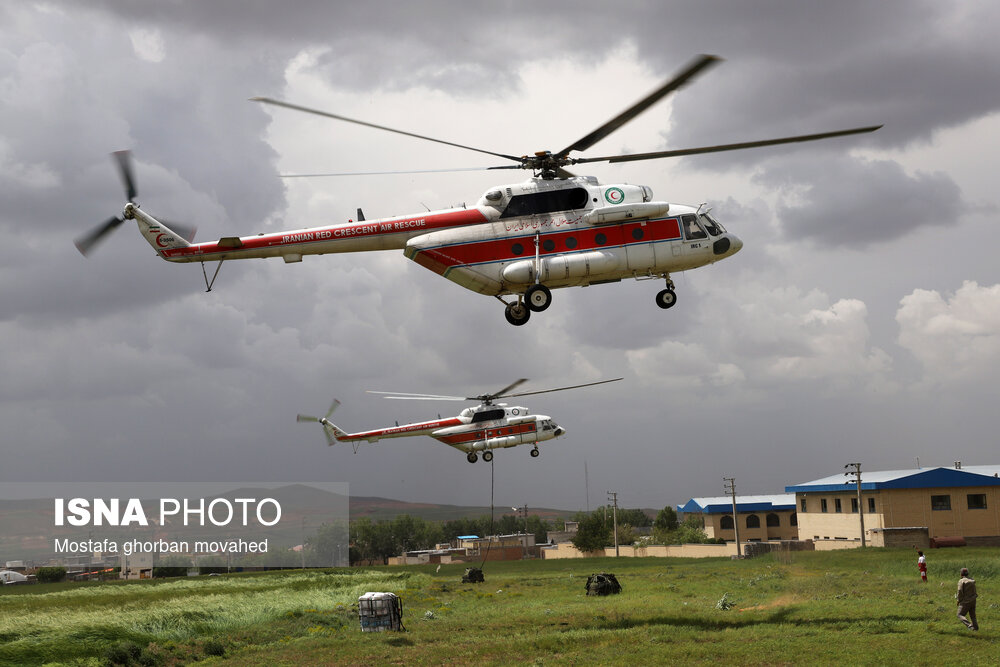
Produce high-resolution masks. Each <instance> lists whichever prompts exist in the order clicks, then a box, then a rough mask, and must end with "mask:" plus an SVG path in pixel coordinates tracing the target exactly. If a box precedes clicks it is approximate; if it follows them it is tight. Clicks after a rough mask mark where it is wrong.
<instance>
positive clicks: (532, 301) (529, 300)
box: [524, 285, 552, 313]
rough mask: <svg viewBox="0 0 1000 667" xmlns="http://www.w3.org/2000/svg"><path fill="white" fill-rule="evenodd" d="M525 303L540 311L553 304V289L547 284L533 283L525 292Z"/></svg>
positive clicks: (537, 311) (530, 307)
mask: <svg viewBox="0 0 1000 667" xmlns="http://www.w3.org/2000/svg"><path fill="white" fill-rule="evenodd" d="M524 303H526V304H527V306H528V308H529V309H531V310H533V311H535V312H536V313H540V312H542V311H543V310H545V309H546V308H548V307H549V306H551V305H552V291H551V290H549V288H548V287H546V286H545V285H532V286H531V287H529V288H528V290H527V291H526V292H525V293H524Z"/></svg>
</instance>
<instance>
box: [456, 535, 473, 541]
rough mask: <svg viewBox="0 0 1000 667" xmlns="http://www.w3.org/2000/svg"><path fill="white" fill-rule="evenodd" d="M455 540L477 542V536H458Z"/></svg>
mask: <svg viewBox="0 0 1000 667" xmlns="http://www.w3.org/2000/svg"><path fill="white" fill-rule="evenodd" d="M456 539H459V540H478V539H479V536H478V535H459V536H458V538H456Z"/></svg>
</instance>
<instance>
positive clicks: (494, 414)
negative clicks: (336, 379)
mask: <svg viewBox="0 0 1000 667" xmlns="http://www.w3.org/2000/svg"><path fill="white" fill-rule="evenodd" d="M621 379H622V378H614V379H611V380H601V381H599V382H588V383H587V384H577V385H573V386H571V387H557V388H555V389H542V390H540V391H524V392H519V393H516V394H512V393H510V392H511V391H513V390H514V389H516V388H517V387H519V386H521V385H522V384H524V383H525V382H527V381H528V380H527V379H525V378H521V379H520V380H518V381H517V382H514V383H512V384H510V385H508V386H506V387H504V388H503V389H501V390H500V391H497V392H494V393H492V394H481V395H479V396H464V397H463V396H440V395H437V394H408V393H400V392H388V391H370V392H368V393H370V394H391V395H387V396H385V397H384V398H391V399H397V400H409V401H480V403H479V405H477V406H475V407H471V408H465V409H464V410H462V412H461V413H459V415H458V416H457V417H448V418H447V419H442V418H441V417H440V416H439V417H438V418H437V419H433V420H431V421H424V422H415V423H413V424H403V425H402V426H401V425H400V424H399V423H397V424H396V425H395V426H390V427H388V428H377V429H372V430H370V431H359V432H358V433H347V432H346V431H344V430H343V429H341V428H340V427H339V426H337V425H336V424H334V423H333V422H331V421H330V415H332V414H333V411H334V410H336V409H337V406H338V405H340V401H334V402H333V404H332V405H331V406H330V409H329V410H328V411H327V413H326V415H324V416H323V417H312V416H309V415H299V416H298V417H296V421H299V422H318V423H319V424H320V426H322V427H323V435H325V436H326V442H327V444H328V445H330V446H333V445H335V444H337V443H338V442H349V443H351V444H352V445H353V446H354V453H355V454H357V452H358V447H359V446H360V445H361V444H362V443H364V442H377V441H378V440H381V439H383V438H407V437H410V436H414V435H429V436H430V437H432V438H434V439H435V440H440V441H441V442H443V443H444V444H446V445H449V446H450V447H454V448H455V449H458V450H461V451H463V452H465V458H466V459H467V460H468V461H469V463H475V462H476V461H478V460H479V452H482V455H483V460H484V461H487V462H489V461H492V460H493V450H494V449H504V448H507V447H517V446H518V445H529V444H530V445H534V447H532V449H531V455H532V456H533V457H534V456H538V454H539V451H538V443H540V442H544V441H545V440H552V439H553V438H558V437H559V436H561V435H564V434H565V433H566V429H564V428H563V427H562V426H559V425H558V424H556V423H555V421H553V420H552V418H551V417H549V416H547V415H535V414H531V412H530V411H529V410H528V408H526V407H523V406H519V405H518V406H508V405H507V404H506V403H494V401H495V400H497V399H498V398H515V397H518V396H533V395H535V394H547V393H549V392H553V391H565V390H567V389H579V388H581V387H592V386H594V385H598V384H607V383H608V382H618V381H619V380H621Z"/></svg>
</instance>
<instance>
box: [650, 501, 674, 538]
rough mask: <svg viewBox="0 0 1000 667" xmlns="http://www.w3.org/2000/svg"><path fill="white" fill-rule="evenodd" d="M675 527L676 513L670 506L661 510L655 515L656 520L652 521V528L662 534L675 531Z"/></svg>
mask: <svg viewBox="0 0 1000 667" xmlns="http://www.w3.org/2000/svg"><path fill="white" fill-rule="evenodd" d="M677 526H678V521H677V512H676V511H675V510H674V508H673V507H671V506H670V505H667V506H666V507H664V508H663V509H661V510H660V511H659V513H658V514H657V515H656V520H655V521H653V528H655V529H656V530H660V531H664V532H670V531H672V530H677Z"/></svg>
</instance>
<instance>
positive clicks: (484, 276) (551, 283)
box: [76, 55, 881, 325]
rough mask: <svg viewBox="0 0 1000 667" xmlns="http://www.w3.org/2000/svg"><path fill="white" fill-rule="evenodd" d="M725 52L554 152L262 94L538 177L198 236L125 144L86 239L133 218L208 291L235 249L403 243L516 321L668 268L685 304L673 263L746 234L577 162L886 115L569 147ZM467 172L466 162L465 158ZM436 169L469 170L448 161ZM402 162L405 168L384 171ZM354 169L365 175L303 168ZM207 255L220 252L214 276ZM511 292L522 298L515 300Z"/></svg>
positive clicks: (722, 254) (268, 252)
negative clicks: (655, 142) (393, 210)
mask: <svg viewBox="0 0 1000 667" xmlns="http://www.w3.org/2000/svg"><path fill="white" fill-rule="evenodd" d="M718 60H719V59H718V58H717V57H715V56H709V55H704V56H700V57H699V58H696V59H695V60H694V61H693V62H691V63H690V64H689V65H688V66H687V67H685V68H684V70H682V71H681V72H680V73H678V74H677V75H676V76H674V77H673V78H671V79H670V80H669V81H667V82H666V83H664V84H663V85H661V86H660V87H659V88H657V89H656V90H654V91H653V92H652V93H650V94H649V95H647V96H646V97H645V98H643V99H642V100H640V101H639V102H637V103H635V104H633V105H632V106H630V107H629V108H628V109H626V110H625V111H623V112H622V113H620V114H619V115H618V116H616V117H614V118H612V119H611V120H609V121H608V122H607V123H605V124H604V125H602V126H600V127H599V128H597V129H596V130H594V131H593V132H591V133H590V134H588V135H586V136H585V137H583V138H581V139H579V140H578V141H575V142H574V143H572V144H570V145H569V146H567V147H566V148H564V149H562V150H560V151H558V152H556V153H552V152H550V151H539V152H536V153H534V154H533V155H522V156H520V157H517V156H514V155H507V154H504V153H495V152H493V151H488V150H483V149H480V148H474V147H472V146H464V145H462V144H456V143H453V142H450V141H443V140H441V139H434V138H432V137H426V136H422V135H419V134H414V133H412V132H406V131H403V130H397V129H393V128H390V127H385V126H382V125H375V124H373V123H368V122H365V121H361V120H356V119H352V118H347V117H344V116H338V115H336V114H332V113H327V112H325V111H319V110H316V109H310V108H307V107H302V106H298V105H295V104H289V103H287V102H282V101H279V100H275V99H271V98H263V97H256V98H252V99H253V100H255V101H258V102H262V103H265V104H270V105H275V106H279V107H285V108H288V109H294V110H297V111H302V112H306V113H311V114H316V115H320V116H324V117H327V118H333V119H336V120H341V121H346V122H350V123H355V124H358V125H363V126H366V127H370V128H375V129H380V130H386V131H389V132H395V133H397V134H402V135H405V136H409V137H414V138H417V139H424V140H427V141H433V142H436V143H440V144H446V145H449V146H454V147H456V148H463V149H467V150H472V151H476V152H478V153H484V154H486V155H491V156H494V157H497V158H502V159H505V160H509V161H512V162H513V163H514V164H505V165H502V166H493V167H483V169H490V170H492V169H530V170H532V172H533V173H534V176H533V177H532V178H530V179H529V180H527V181H523V182H521V183H513V184H509V185H500V186H497V187H493V188H490V189H489V190H487V191H486V192H485V193H484V194H483V196H482V197H481V198H480V199H479V201H478V202H476V204H475V205H474V206H471V207H463V208H451V209H444V210H438V211H428V212H426V213H418V214H414V215H404V216H398V217H392V218H381V219H375V220H366V219H364V215H363V213H362V211H361V209H360V208H359V209H358V220H357V221H350V222H347V223H343V224H333V225H327V226H323V227H311V228H307V229H297V230H292V231H283V232H274V233H261V234H256V235H252V236H230V237H224V238H221V239H219V240H218V241H208V242H204V243H192V242H191V239H192V236H193V235H192V234H187V233H184V232H183V231H182V230H181V229H179V228H177V227H176V226H173V228H171V227H170V226H167V225H165V224H164V223H163V222H162V221H159V220H157V219H155V218H153V217H152V216H151V215H149V214H147V213H145V212H144V211H141V210H140V209H139V205H138V204H137V203H136V202H135V196H136V191H135V180H134V178H133V176H132V168H131V163H130V159H129V155H128V153H127V152H119V153H115V156H116V157H117V159H118V164H119V167H120V170H121V174H122V179H123V181H124V183H125V190H126V195H127V198H128V200H129V201H128V203H126V204H125V208H124V210H123V212H122V215H121V216H120V217H117V216H116V217H113V218H110V219H109V220H108V221H106V222H105V223H104V224H102V225H100V226H99V227H97V228H96V229H94V230H93V231H92V232H90V233H88V234H87V235H85V236H83V237H81V238H79V239H78V240H77V242H76V245H77V247H78V248H79V249H80V251H81V252H82V253H83V254H85V255H86V254H87V253H88V252H89V251H90V250H91V249H92V248H93V247H94V245H95V244H96V243H97V242H98V241H100V240H101V239H102V238H103V237H104V236H105V235H106V234H108V233H109V232H111V231H112V230H114V229H115V228H117V227H118V226H119V225H120V224H121V223H123V222H124V221H125V220H135V221H136V222H137V223H138V226H139V231H140V232H141V233H142V235H143V236H144V237H145V238H146V240H147V241H148V242H149V244H150V245H151V246H153V249H154V250H155V251H156V253H157V254H158V255H159V256H160V257H162V258H163V259H165V260H167V261H169V262H198V263H201V265H202V274H203V276H204V278H205V286H206V288H207V289H208V290H209V291H210V290H211V289H212V285H213V284H214V283H215V279H216V277H217V276H218V274H219V269H220V268H221V266H222V263H223V262H224V261H226V260H233V259H250V258H266V257H281V258H283V259H284V261H285V262H288V263H291V262H300V261H302V258H303V257H304V256H306V255H324V254H327V253H338V252H366V251H373V250H402V251H403V252H404V254H405V255H406V257H408V258H409V259H411V260H413V261H414V262H416V263H417V264H419V265H420V266H423V267H425V268H427V269H430V270H431V271H434V272H435V273H437V274H439V275H441V276H444V277H445V278H447V279H449V280H451V281H453V282H455V283H458V284H459V285H461V286H462V287H465V288H466V289H469V290H472V291H474V292H478V293H480V294H486V295H489V296H493V297H496V298H497V299H499V300H500V301H501V302H503V303H504V305H505V307H506V309H505V316H506V318H507V321H508V322H510V323H511V324H514V325H522V324H524V323H526V322H527V321H528V318H529V316H530V315H531V313H532V312H540V311H543V310H545V309H546V308H548V307H549V305H550V304H551V303H552V292H551V290H553V289H557V288H561V287H571V286H574V285H577V286H587V285H595V284H600V283H610V282H619V281H621V280H622V279H623V278H634V279H636V280H642V279H655V278H659V279H662V280H664V281H665V282H666V286H665V289H663V290H661V291H660V292H659V293H658V294H657V295H656V304H657V305H658V306H659V307H660V308H670V307H671V306H673V305H674V304H675V303H676V300H677V296H676V293H675V292H674V283H673V281H672V280H671V274H672V273H676V272H679V271H687V270H690V269H695V268H698V267H701V266H705V265H708V264H712V263H714V262H717V261H719V260H721V259H725V258H726V257H730V256H732V255H734V254H735V253H737V252H738V251H739V250H740V248H742V247H743V242H742V241H741V240H740V239H739V238H737V237H736V236H735V235H733V234H731V233H729V232H727V231H726V229H725V228H724V227H723V226H722V225H721V224H720V223H719V221H718V220H716V219H715V218H714V217H713V216H712V215H711V213H710V212H709V211H707V210H703V206H699V207H693V206H685V205H681V204H669V203H668V202H665V201H656V200H654V199H653V192H652V190H651V189H650V188H649V187H647V186H644V185H629V184H613V185H607V184H601V183H599V182H598V180H597V179H596V178H595V177H593V176H576V175H574V174H572V173H570V172H569V171H567V170H566V167H567V166H571V165H575V164H584V163H590V162H609V163H618V162H632V161H637V160H652V159H658V158H665V157H677V156H683V155H694V154H700V153H716V152H721V151H732V150H740V149H744V148H756V147H761V146H774V145H778V144H788V143H794V142H803V141H814V140H818V139H827V138H830V137H839V136H846V135H852V134H860V133H865V132H873V131H875V130H877V129H879V128H880V127H881V125H876V126H869V127H859V128H853V129H848V130H839V131H834V132H823V133H819V134H808V135H799V136H793V137H784V138H780V139H768V140H763V141H752V142H745V143H737V144H725V145H718V146H703V147H700V148H687V149H680V150H665V151H655V152H651V153H637V154H629V155H611V156H603V157H571V156H570V153H572V152H574V151H582V150H586V149H588V148H590V147H591V146H593V145H594V144H596V143H597V142H598V141H600V140H601V139H604V138H605V137H607V136H608V135H610V134H611V133H612V132H614V131H615V130H617V129H618V128H620V127H621V126H622V125H624V124H625V123H627V122H628V121H630V120H632V119H633V118H635V117H636V116H637V115H639V114H640V113H642V112H643V111H645V110H646V109H647V108H649V107H650V106H652V105H653V104H654V103H656V102H657V101H659V100H660V99H662V98H663V97H664V96H666V95H668V94H669V93H671V92H673V91H675V90H677V89H678V88H680V87H681V86H682V85H684V84H685V83H687V82H688V81H689V80H690V79H692V78H693V77H694V76H695V75H697V74H698V73H700V72H701V71H702V70H704V69H706V68H707V67H709V66H711V65H713V64H715V63H716V62H718ZM460 170H462V171H467V170H468V168H465V169H460ZM431 171H459V169H454V170H453V169H442V170H431ZM384 173H399V172H384ZM299 175H300V176H323V175H330V176H346V175H357V174H299ZM206 262H217V265H216V267H215V273H214V274H213V276H212V278H211V279H209V277H208V273H207V272H206V271H205V263H206ZM504 297H514V298H513V299H512V300H505V299H504Z"/></svg>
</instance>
